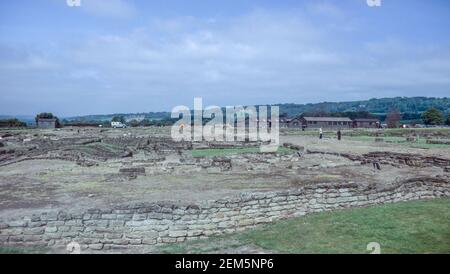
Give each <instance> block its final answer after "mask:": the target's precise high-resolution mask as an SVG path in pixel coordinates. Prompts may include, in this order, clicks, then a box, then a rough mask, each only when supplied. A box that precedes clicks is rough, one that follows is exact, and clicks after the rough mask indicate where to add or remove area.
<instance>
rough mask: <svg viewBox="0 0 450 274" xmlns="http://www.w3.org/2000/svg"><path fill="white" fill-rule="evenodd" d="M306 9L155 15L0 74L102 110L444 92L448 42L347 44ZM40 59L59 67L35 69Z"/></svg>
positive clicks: (88, 109) (12, 87) (87, 109)
mask: <svg viewBox="0 0 450 274" xmlns="http://www.w3.org/2000/svg"><path fill="white" fill-rule="evenodd" d="M85 1H86V0H85ZM322 9H324V8H322ZM325 11H327V9H325ZM328 12H329V11H328ZM313 14H315V13H312V14H311V13H301V14H292V13H282V12H280V13H273V12H272V13H268V12H265V11H263V10H258V11H256V12H254V13H251V14H248V15H245V16H241V17H238V18H232V19H227V20H225V19H216V20H210V19H207V20H202V19H196V18H192V17H189V18H186V17H182V18H170V19H168V20H165V19H159V20H154V21H153V23H152V24H150V25H147V26H142V27H141V28H139V29H136V30H131V31H129V33H127V34H111V35H101V36H97V37H91V38H90V39H88V40H84V41H80V42H78V43H77V44H75V45H72V46H70V47H64V48H60V49H59V51H60V52H59V54H55V55H52V56H41V55H38V56H40V58H44V59H35V61H34V64H35V65H31V64H30V63H29V61H26V60H28V59H24V60H25V61H23V60H22V61H17V60H16V61H14V62H16V63H17V64H22V72H19V70H18V67H17V68H14V67H9V68H7V69H3V70H2V74H3V76H0V81H2V83H5V84H6V85H7V86H8V87H9V89H8V92H11V93H12V92H15V93H16V94H20V95H22V97H23V98H27V96H25V94H26V93H27V92H29V91H27V90H30V88H32V89H33V90H45V93H47V94H52V93H56V92H57V93H58V94H60V95H61V94H63V95H64V96H60V99H61V100H63V101H65V102H69V100H70V103H68V104H66V105H69V106H71V107H72V106H73V109H70V107H69V108H67V107H65V108H64V109H63V110H64V111H70V113H71V114H72V113H78V112H81V111H80V110H77V108H76V106H77V104H76V102H78V103H80V105H83V109H82V112H83V113H102V112H116V111H117V112H119V111H124V112H137V111H150V110H170V109H171V108H172V107H173V106H174V105H177V104H189V103H191V102H192V98H193V97H194V96H203V97H204V99H205V104H215V105H231V104H243V105H245V104H252V103H254V104H258V103H279V102H297V103H307V102H317V101H324V100H327V101H333V100H334V101H339V100H351V99H363V98H370V97H382V96H397V95H406V96H413V95H426V92H427V91H430V90H432V91H433V92H434V93H433V95H434V96H439V95H441V96H443V95H444V94H446V93H445V92H448V88H449V87H450V80H449V78H448V75H450V58H448V57H449V56H450V49H449V48H448V47H445V46H433V47H428V46H425V45H414V44H411V43H408V42H406V41H402V40H401V39H395V40H392V39H384V38H377V39H375V38H370V41H367V40H365V39H354V40H352V41H351V42H352V43H350V44H349V43H348V42H349V41H348V40H347V39H346V38H345V36H343V35H342V32H340V31H339V30H337V29H328V28H327V27H323V26H322V25H318V24H316V23H313V22H312V21H313V19H311V18H313V17H314V15H313ZM342 27H343V29H345V27H346V26H345V25H342ZM342 31H343V32H346V31H347V30H342ZM0 51H2V49H0ZM11 62H13V61H11ZM27 62H28V63H27ZM46 63H48V64H58V65H59V66H60V67H59V69H55V68H52V67H47V68H46V69H48V70H50V73H47V74H42V73H34V71H35V70H36V68H38V67H39V66H38V64H41V65H40V67H45V66H43V64H46ZM0 68H1V67H0ZM24 68H27V69H28V72H26V73H25V72H23V69H24ZM52 75H56V76H52ZM24 79H27V81H29V82H30V83H31V84H30V85H29V86H27V85H26V84H25V83H24ZM17 82H20V83H24V84H20V85H18V84H15V83H17ZM36 83H39V85H36ZM32 84H34V85H32ZM8 92H4V93H3V94H2V96H4V97H5V98H6V95H7V93H8ZM20 95H19V96H20ZM85 96H89V100H85V99H84V98H85ZM29 98H30V100H31V99H32V97H29ZM0 101H1V100H0ZM60 105H61V104H60ZM2 107H3V106H2ZM69 109H70V110H69Z"/></svg>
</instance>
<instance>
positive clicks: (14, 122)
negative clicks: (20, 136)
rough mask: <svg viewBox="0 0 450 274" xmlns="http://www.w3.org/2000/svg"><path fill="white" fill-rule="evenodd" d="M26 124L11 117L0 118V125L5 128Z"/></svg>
mask: <svg viewBox="0 0 450 274" xmlns="http://www.w3.org/2000/svg"><path fill="white" fill-rule="evenodd" d="M26 126H27V124H26V123H25V122H22V121H20V120H19V119H16V118H13V119H4V120H0V127H2V128H6V127H8V128H9V127H26Z"/></svg>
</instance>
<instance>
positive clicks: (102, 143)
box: [0, 128, 450, 218]
mask: <svg viewBox="0 0 450 274" xmlns="http://www.w3.org/2000/svg"><path fill="white" fill-rule="evenodd" d="M0 136H1V139H0V142H1V144H2V145H1V147H0V218H13V217H15V216H24V215H27V214H32V213H34V212H36V213H38V212H39V213H40V212H42V211H49V210H61V209H66V210H83V209H88V208H92V207H110V206H112V205H117V204H127V203H135V202H140V201H146V202H148V201H166V200H170V201H191V202H199V201H204V200H212V199H220V198H223V197H224V196H233V195H238V194H240V193H242V192H248V191H251V192H255V191H271V190H278V189H288V188H293V187H295V186H297V185H300V184H305V183H317V182H336V181H347V182H348V181H353V182H357V183H361V184H373V183H374V184H381V185H388V184H390V183H393V182H398V181H402V180H407V179H409V178H414V177H436V176H441V177H442V176H444V177H447V178H448V166H450V149H449V148H450V146H449V148H444V149H443V148H442V147H439V148H427V149H421V148H414V147H411V146H408V145H404V144H393V143H387V142H373V141H356V140H353V139H351V138H346V136H345V134H344V138H343V140H342V141H338V140H337V139H336V138H335V136H334V135H332V134H329V135H328V136H327V135H326V136H325V139H323V140H319V139H318V138H317V137H316V136H314V135H311V134H303V133H302V132H301V131H298V132H292V131H290V132H289V133H288V134H286V133H285V132H282V134H281V136H280V139H281V144H284V143H290V144H292V145H294V146H296V147H298V150H299V151H296V150H292V151H287V152H283V153H281V152H280V153H275V154H264V153H244V154H236V155H230V156H221V157H215V156H210V157H204V158H194V157H193V156H192V155H191V152H192V151H191V150H192V149H195V147H193V146H192V144H188V143H175V142H173V141H172V140H171V138H170V128H136V129H96V128H80V129H78V128H64V129H61V130H37V129H33V130H32V129H30V130H1V131H0ZM197 145H201V146H203V147H208V145H210V144H197ZM299 152H302V153H299ZM374 152H387V154H386V155H384V154H383V155H382V156H377V158H373V157H372V156H370V155H369V154H370V153H374ZM390 153H392V154H395V155H396V156H395V157H390V156H389V154H390ZM383 157H384V158H386V159H384V158H383ZM409 157H411V159H413V160H410V161H409V160H408V159H409ZM366 158H367V159H368V160H367V161H366V160H365V159H366ZM405 159H406V160H405ZM373 163H378V164H379V166H378V167H379V168H377V166H375V165H373Z"/></svg>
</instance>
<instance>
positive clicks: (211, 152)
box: [192, 147, 293, 158]
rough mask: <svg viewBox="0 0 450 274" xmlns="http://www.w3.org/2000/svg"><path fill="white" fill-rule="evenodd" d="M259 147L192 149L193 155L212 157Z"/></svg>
mask: <svg viewBox="0 0 450 274" xmlns="http://www.w3.org/2000/svg"><path fill="white" fill-rule="evenodd" d="M259 152H260V148H259V147H243V148H221V149H217V148H211V149H194V150H192V156H193V157H196V158H197V157H214V156H226V155H233V154H242V153H259ZM277 152H278V153H290V152H293V150H292V149H289V148H285V147H279V148H278V151H277Z"/></svg>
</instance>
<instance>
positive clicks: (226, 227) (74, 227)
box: [0, 177, 450, 250]
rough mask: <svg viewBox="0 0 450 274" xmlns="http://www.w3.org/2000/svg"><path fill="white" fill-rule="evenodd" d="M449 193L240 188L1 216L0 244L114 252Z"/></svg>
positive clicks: (348, 187) (443, 187) (407, 186)
mask: <svg viewBox="0 0 450 274" xmlns="http://www.w3.org/2000/svg"><path fill="white" fill-rule="evenodd" d="M449 196H450V182H449V180H448V178H447V177H433V178H431V177H427V178H415V179H410V180H406V181H403V182H399V183H397V184H395V185H391V186H389V187H382V188H381V187H380V186H378V185H371V184H357V183H352V182H350V183H334V184H330V183H327V184H314V185H305V186H301V187H298V188H297V189H294V190H289V191H278V192H265V193H242V194H241V195H240V197H235V198H227V199H222V200H215V201H205V202H201V203H199V204H176V203H143V204H134V205H126V206H116V207H115V208H113V209H89V210H87V211H86V212H81V213H77V212H62V211H60V212H47V213H43V214H41V215H33V216H29V217H24V218H21V219H17V220H0V245H2V246H49V247H54V248H58V247H62V248H64V247H65V245H66V244H68V243H69V242H72V241H76V242H78V243H79V244H80V245H81V248H82V249H90V250H114V249H121V248H131V247H141V246H142V245H155V244H162V243H173V242H182V241H185V240H189V239H200V238H205V237H208V236H211V235H218V234H223V233H232V232H235V231H240V230H244V229H247V228H250V227H254V226H256V225H259V224H264V223H270V222H273V221H275V220H279V219H283V218H289V217H297V216H302V215H305V214H308V213H312V212H321V211H328V210H336V209H344V208H350V207H363V206H371V205H377V204H384V203H393V202H400V201H408V200H417V199H431V198H437V197H449Z"/></svg>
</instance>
